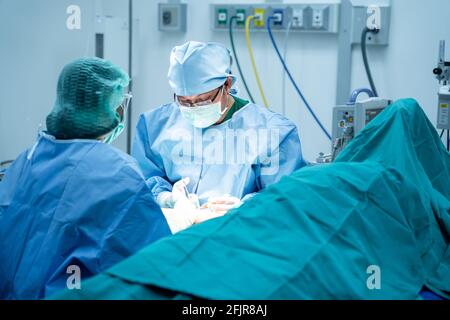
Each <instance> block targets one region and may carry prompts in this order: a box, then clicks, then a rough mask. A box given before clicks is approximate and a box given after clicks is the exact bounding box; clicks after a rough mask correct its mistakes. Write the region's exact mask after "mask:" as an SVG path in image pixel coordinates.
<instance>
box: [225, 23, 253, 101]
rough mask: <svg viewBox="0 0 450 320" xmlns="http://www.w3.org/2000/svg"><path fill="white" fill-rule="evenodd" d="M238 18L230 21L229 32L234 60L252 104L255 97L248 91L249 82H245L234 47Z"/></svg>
mask: <svg viewBox="0 0 450 320" xmlns="http://www.w3.org/2000/svg"><path fill="white" fill-rule="evenodd" d="M237 18H238V17H237V16H233V17H231V19H230V26H229V29H228V31H229V33H230V42H231V49H232V50H233V55H234V59H235V60H236V66H237V69H238V71H239V75H240V76H241V79H242V83H243V84H244V87H245V91H247V94H248V97H249V98H250V101H251V102H252V103H255V100H254V99H253V96H252V94H251V93H250V90H249V89H248V86H247V82H245V78H244V74H243V73H242V70H241V65H240V64H239V59H238V56H237V54H236V48H235V47H234V38H233V20H236V19H237Z"/></svg>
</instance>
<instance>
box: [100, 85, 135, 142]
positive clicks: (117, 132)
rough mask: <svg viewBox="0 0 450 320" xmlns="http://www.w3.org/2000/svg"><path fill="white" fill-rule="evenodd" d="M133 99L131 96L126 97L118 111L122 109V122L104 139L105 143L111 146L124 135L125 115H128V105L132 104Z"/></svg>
mask: <svg viewBox="0 0 450 320" xmlns="http://www.w3.org/2000/svg"><path fill="white" fill-rule="evenodd" d="M131 97H132V96H131V94H126V95H125V99H124V102H123V103H122V104H121V105H120V106H119V108H118V109H121V112H120V122H119V124H118V126H117V127H116V128H115V129H114V130H113V131H111V132H110V133H109V134H108V135H107V136H106V137H105V138H104V139H103V142H104V143H107V144H111V143H113V142H114V141H115V140H116V139H117V138H118V137H119V136H120V135H121V134H122V132H123V130H124V128H125V115H126V113H127V110H128V105H129V103H130V100H131Z"/></svg>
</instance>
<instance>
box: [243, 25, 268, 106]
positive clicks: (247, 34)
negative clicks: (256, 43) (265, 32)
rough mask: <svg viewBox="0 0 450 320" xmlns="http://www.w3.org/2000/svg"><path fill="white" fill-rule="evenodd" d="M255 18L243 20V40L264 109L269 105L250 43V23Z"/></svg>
mask: <svg viewBox="0 0 450 320" xmlns="http://www.w3.org/2000/svg"><path fill="white" fill-rule="evenodd" d="M254 18H255V16H248V17H247V19H245V39H246V40H247V48H248V53H249V55H250V60H251V61H252V66H253V72H254V73H255V78H256V82H257V83H258V87H259V92H260V93H261V97H262V99H263V102H264V105H265V107H266V108H269V104H268V103H267V100H266V96H265V95H264V90H263V87H262V84H261V80H260V79H259V74H258V69H257V68H256V63H255V58H254V57H253V50H252V45H251V43H250V21H251V20H252V19H254Z"/></svg>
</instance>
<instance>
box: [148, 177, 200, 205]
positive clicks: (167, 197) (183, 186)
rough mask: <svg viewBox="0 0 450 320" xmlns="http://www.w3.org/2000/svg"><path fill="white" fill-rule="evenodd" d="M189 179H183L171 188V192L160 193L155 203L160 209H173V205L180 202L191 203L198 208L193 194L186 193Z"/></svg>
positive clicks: (196, 199)
mask: <svg viewBox="0 0 450 320" xmlns="http://www.w3.org/2000/svg"><path fill="white" fill-rule="evenodd" d="M189 182H190V179H189V177H186V178H183V179H181V180H179V181H177V182H175V184H174V185H173V187H172V192H169V191H165V192H161V193H160V194H159V195H158V197H157V198H156V202H157V203H158V204H159V206H160V207H161V208H175V205H176V204H177V202H178V201H180V200H188V201H191V202H192V204H193V205H194V206H196V207H197V208H198V207H200V205H199V201H198V198H197V196H196V195H195V194H191V193H188V191H187V185H188V184H189Z"/></svg>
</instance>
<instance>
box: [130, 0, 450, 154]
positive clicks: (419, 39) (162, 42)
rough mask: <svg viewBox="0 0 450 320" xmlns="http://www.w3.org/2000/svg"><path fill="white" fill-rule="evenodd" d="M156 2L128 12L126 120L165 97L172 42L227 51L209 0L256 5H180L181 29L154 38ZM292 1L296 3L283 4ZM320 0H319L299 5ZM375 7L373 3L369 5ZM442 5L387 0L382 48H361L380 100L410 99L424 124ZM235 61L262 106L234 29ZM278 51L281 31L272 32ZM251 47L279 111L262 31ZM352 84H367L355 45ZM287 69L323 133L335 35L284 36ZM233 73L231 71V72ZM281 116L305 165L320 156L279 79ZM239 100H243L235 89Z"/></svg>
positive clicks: (321, 145) (447, 24) (442, 32)
mask: <svg viewBox="0 0 450 320" xmlns="http://www.w3.org/2000/svg"><path fill="white" fill-rule="evenodd" d="M157 2H158V1H148V0H135V10H134V14H135V17H136V18H137V19H139V23H140V34H139V41H138V43H136V47H135V50H137V53H136V54H137V55H138V58H137V60H136V61H135V64H136V66H135V67H136V68H137V69H138V74H137V75H135V77H134V89H133V91H134V94H135V99H134V119H135V120H136V119H137V116H138V115H137V113H140V112H143V111H145V110H147V109H150V108H154V107H156V106H158V105H160V104H162V103H167V102H168V101H170V100H171V99H172V93H171V91H170V88H169V85H168V83H167V81H166V74H167V69H168V63H169V53H170V50H171V48H172V47H173V46H174V45H176V44H181V43H183V42H185V41H187V40H198V41H219V42H223V43H224V44H226V45H228V46H229V38H228V33H227V32H214V31H211V30H210V20H209V4H210V3H224V2H225V3H239V2H240V3H242V2H245V3H260V2H261V1H250V0H247V1H231V0H228V1H220V0H218V1H213V0H210V1H203V0H190V1H186V2H187V3H188V32H187V33H186V34H174V33H161V32H159V31H158V30H157V21H158V20H157ZM288 2H297V3H298V2H299V1H285V3H288ZM300 2H308V3H311V2H320V1H311V0H309V1H307V0H306V1H300ZM373 2H376V1H373ZM449 13H450V1H448V0H427V1H425V0H392V17H391V31H390V45H389V46H388V47H386V48H371V47H370V48H369V53H368V55H369V58H370V61H371V67H372V73H373V76H374V79H375V82H376V85H377V87H378V88H377V89H378V91H379V94H380V95H381V96H385V97H388V98H392V99H398V98H404V97H413V98H416V99H417V100H418V101H419V103H421V105H422V107H423V108H424V109H425V111H426V113H427V115H428V116H429V117H430V119H431V121H432V122H433V123H435V120H436V106H437V102H436V101H437V100H436V99H437V93H436V92H437V88H438V85H437V80H436V79H435V78H434V76H433V74H432V70H433V68H434V67H435V65H436V63H437V55H438V41H439V40H441V39H445V40H446V41H447V43H448V52H449V53H448V55H449V59H450V18H449ZM235 34H236V36H235V38H236V39H235V41H236V42H237V51H238V55H239V59H240V62H241V65H242V68H243V71H244V73H245V75H246V80H247V82H248V83H249V86H250V88H251V90H252V93H253V96H254V97H255V99H256V100H257V102H259V103H262V101H261V98H260V95H259V92H258V91H257V85H256V81H255V80H254V77H253V73H252V69H251V65H250V59H249V57H248V52H247V49H246V46H245V37H244V34H243V33H242V32H240V33H238V32H236V33H235ZM276 39H277V42H278V45H279V46H280V47H282V46H283V40H284V34H283V33H281V34H276ZM252 45H253V50H254V53H255V57H256V60H257V63H258V65H259V66H260V68H259V72H260V76H261V78H262V83H263V87H264V89H265V92H266V96H267V98H268V101H269V103H270V104H271V105H272V108H273V109H274V110H276V111H280V112H281V103H282V93H281V92H282V90H281V82H282V80H281V79H282V75H283V72H282V69H281V65H280V63H279V61H278V59H277V57H276V54H275V51H274V50H273V48H272V46H271V43H270V40H269V37H268V35H267V34H266V33H255V34H253V35H252ZM353 61H354V63H353V71H352V77H353V80H352V87H353V88H356V87H362V86H366V87H368V85H369V84H368V81H367V78H366V74H365V72H364V67H363V65H362V58H361V53H360V48H359V46H357V47H355V49H354V52H353ZM288 64H289V67H290V69H291V71H292V73H293V74H294V77H295V78H296V80H297V82H298V83H299V84H300V86H301V88H302V90H303V92H304V94H305V96H306V97H307V99H308V100H309V101H310V104H311V105H312V106H313V108H314V109H315V111H316V113H317V115H318V117H319V118H320V119H321V120H322V121H323V123H324V125H325V126H326V127H327V128H329V131H331V114H332V112H331V110H332V107H333V106H334V104H335V96H336V81H337V36H336V35H318V36H314V35H308V34H291V35H290V43H289V51H288ZM234 73H235V74H236V75H237V74H238V72H237V70H236V69H235V70H234ZM287 88H288V89H287V101H288V102H289V104H288V109H287V116H288V117H289V118H291V119H292V120H293V121H294V122H295V123H296V124H297V126H298V127H299V131H300V136H301V139H302V144H303V153H304V154H305V156H306V157H307V159H309V160H313V159H315V158H316V156H317V155H318V153H319V152H321V151H325V152H328V151H329V148H330V144H329V141H328V140H327V139H326V137H325V136H324V135H323V133H322V132H321V130H320V128H319V127H318V126H317V125H316V124H315V122H314V121H313V119H312V117H311V116H310V115H309V113H308V112H307V111H306V109H305V107H304V106H303V104H302V103H301V102H300V100H299V98H298V96H297V94H296V93H295V91H294V90H293V87H292V86H291V85H290V83H289V82H287ZM240 89H241V94H242V96H244V97H246V94H245V90H244V87H243V85H242V83H241V85H240Z"/></svg>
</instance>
